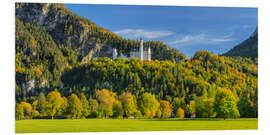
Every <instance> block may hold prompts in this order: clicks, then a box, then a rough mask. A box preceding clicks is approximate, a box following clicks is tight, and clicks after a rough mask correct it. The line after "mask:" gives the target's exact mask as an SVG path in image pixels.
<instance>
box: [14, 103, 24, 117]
mask: <svg viewBox="0 0 270 135" xmlns="http://www.w3.org/2000/svg"><path fill="white" fill-rule="evenodd" d="M15 114H16V115H15V116H16V119H17V120H21V119H24V110H23V105H22V104H18V103H16V112H15Z"/></svg>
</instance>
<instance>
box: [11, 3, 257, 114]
mask: <svg viewBox="0 0 270 135" xmlns="http://www.w3.org/2000/svg"><path fill="white" fill-rule="evenodd" d="M30 13H31V14H30ZM40 16H43V17H40ZM40 18H42V19H41V20H40ZM15 21H16V22H15V25H16V26H15V38H16V39H15V43H16V46H15V48H16V58H15V64H16V65H15V67H16V87H15V90H16V92H15V96H16V98H15V99H16V119H31V118H131V117H133V118H169V117H179V118H183V117H194V116H196V117H200V118H214V117H221V118H236V117H258V59H257V58H245V57H239V56H234V57H230V56H219V55H215V54H213V53H209V52H207V51H198V52H197V53H196V54H195V55H194V56H192V57H191V58H187V57H186V56H185V55H184V54H183V53H179V51H178V50H177V49H174V48H170V47H168V46H167V45H166V44H165V43H163V42H160V41H146V43H145V44H146V46H150V47H151V49H152V51H153V53H152V58H153V60H152V61H141V60H139V59H137V58H133V59H121V58H117V59H115V60H112V59H111V56H112V48H117V49H118V50H119V52H122V53H123V54H126V55H129V54H128V53H129V51H130V49H131V48H133V47H136V46H139V42H138V41H135V40H129V39H124V38H121V37H119V36H117V35H115V34H114V33H112V32H110V31H108V30H106V29H104V28H101V27H98V26H97V25H96V24H95V23H93V22H91V21H90V20H88V19H85V18H83V17H80V16H78V15H76V14H74V13H72V12H71V11H69V10H68V9H67V8H65V7H64V5H62V4H31V3H28V4H25V3H16V19H15ZM85 60H86V62H85Z"/></svg>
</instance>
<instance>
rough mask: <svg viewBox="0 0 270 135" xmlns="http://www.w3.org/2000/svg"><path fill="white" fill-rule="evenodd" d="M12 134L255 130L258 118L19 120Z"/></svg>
mask: <svg viewBox="0 0 270 135" xmlns="http://www.w3.org/2000/svg"><path fill="white" fill-rule="evenodd" d="M15 126H16V129H15V130H16V133H57V132H58V133H59V132H122V131H183V130H186V131H188V130H246V129H257V128H258V119H227V120H222V119H194V120H191V119H168V120H158V119H85V120H69V119H63V120H19V121H16V122H15Z"/></svg>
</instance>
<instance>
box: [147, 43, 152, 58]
mask: <svg viewBox="0 0 270 135" xmlns="http://www.w3.org/2000/svg"><path fill="white" fill-rule="evenodd" d="M147 58H148V60H149V61H151V47H150V46H149V47H148V57H147Z"/></svg>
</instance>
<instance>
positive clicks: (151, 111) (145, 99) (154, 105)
mask: <svg viewBox="0 0 270 135" xmlns="http://www.w3.org/2000/svg"><path fill="white" fill-rule="evenodd" d="M159 107H160V104H159V102H158V100H157V99H156V97H155V95H152V94H151V93H147V92H146V93H144V94H143V95H142V96H141V99H140V109H141V112H142V113H143V114H144V115H145V117H147V118H153V117H155V116H156V113H157V111H158V110H159Z"/></svg>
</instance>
